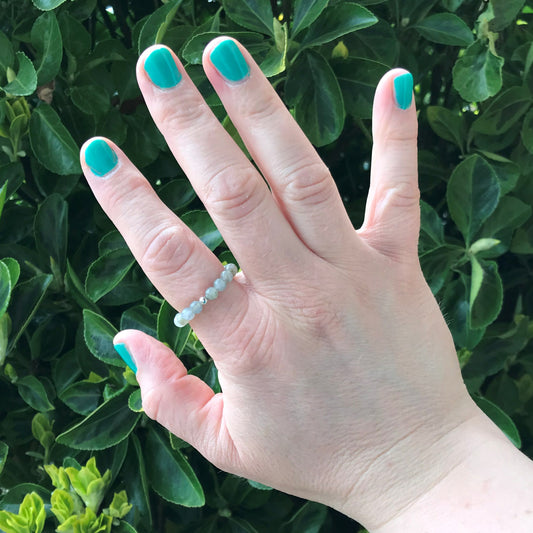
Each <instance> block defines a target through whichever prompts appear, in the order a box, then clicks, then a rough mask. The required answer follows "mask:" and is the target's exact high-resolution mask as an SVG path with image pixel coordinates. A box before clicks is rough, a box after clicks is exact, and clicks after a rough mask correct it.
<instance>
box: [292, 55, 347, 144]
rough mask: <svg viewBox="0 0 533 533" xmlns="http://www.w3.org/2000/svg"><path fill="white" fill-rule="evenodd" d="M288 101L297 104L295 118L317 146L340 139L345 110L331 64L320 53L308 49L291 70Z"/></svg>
mask: <svg viewBox="0 0 533 533" xmlns="http://www.w3.org/2000/svg"><path fill="white" fill-rule="evenodd" d="M285 91H286V99H287V102H288V103H289V105H294V106H295V109H294V116H295V118H296V120H297V122H298V124H299V125H300V127H301V128H302V129H303V130H304V133H305V134H306V135H307V136H308V137H309V139H310V140H311V142H312V143H313V144H314V145H315V146H324V145H326V144H329V143H331V142H333V141H334V140H335V139H337V138H338V137H339V135H340V134H341V132H342V128H343V125H344V118H345V111H344V102H343V99H342V93H341V90H340V87H339V83H338V81H337V78H336V77H335V74H334V73H333V71H332V70H331V67H330V65H329V63H328V62H327V61H326V60H325V59H324V57H323V56H322V55H320V54H319V53H318V52H314V51H311V50H308V51H306V52H304V53H303V54H301V55H300V56H299V57H298V60H297V61H296V63H295V64H294V65H293V66H292V68H291V69H290V70H289V75H288V77H287V82H286V84H285Z"/></svg>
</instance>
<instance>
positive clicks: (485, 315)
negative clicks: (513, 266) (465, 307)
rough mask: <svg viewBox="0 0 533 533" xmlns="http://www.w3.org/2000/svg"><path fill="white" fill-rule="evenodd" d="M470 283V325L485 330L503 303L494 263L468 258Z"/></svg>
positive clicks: (501, 284) (496, 266) (473, 257)
mask: <svg viewBox="0 0 533 533" xmlns="http://www.w3.org/2000/svg"><path fill="white" fill-rule="evenodd" d="M470 262H471V264H472V281H471V287H470V325H471V327H472V328H473V329H479V328H485V327H487V326H488V325H490V324H491V323H492V322H494V320H496V318H497V317H498V315H499V314H500V311H501V308H502V302H503V283H502V280H501V278H500V275H499V274H498V265H497V263H495V262H494V261H483V260H479V261H478V259H476V257H475V256H473V255H472V256H470Z"/></svg>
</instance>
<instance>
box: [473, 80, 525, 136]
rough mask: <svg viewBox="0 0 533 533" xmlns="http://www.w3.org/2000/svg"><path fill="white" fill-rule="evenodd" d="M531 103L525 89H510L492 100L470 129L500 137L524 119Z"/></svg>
mask: <svg viewBox="0 0 533 533" xmlns="http://www.w3.org/2000/svg"><path fill="white" fill-rule="evenodd" d="M532 103H533V100H532V98H531V94H530V92H529V91H528V90H527V89H526V88H525V87H511V88H510V89H507V90H506V91H504V92H502V93H501V94H499V95H498V96H497V97H495V98H494V100H493V101H492V102H491V103H490V105H489V106H488V107H487V108H486V109H485V111H484V113H483V114H482V115H481V116H480V117H479V118H478V119H477V120H476V121H475V122H474V124H473V125H472V129H473V130H474V131H476V132H480V133H483V134H485V135H501V134H502V133H504V132H506V131H508V130H509V129H510V128H511V127H512V126H514V125H515V124H516V123H517V122H518V121H521V120H523V119H524V115H525V114H526V112H527V110H528V109H529V107H530V106H531V104H532Z"/></svg>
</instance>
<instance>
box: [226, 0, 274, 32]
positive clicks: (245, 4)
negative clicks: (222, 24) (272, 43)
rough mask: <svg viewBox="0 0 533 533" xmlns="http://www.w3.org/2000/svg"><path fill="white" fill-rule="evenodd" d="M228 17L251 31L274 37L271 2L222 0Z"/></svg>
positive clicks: (263, 0) (268, 0) (260, 0)
mask: <svg viewBox="0 0 533 533" xmlns="http://www.w3.org/2000/svg"><path fill="white" fill-rule="evenodd" d="M222 5H223V6H224V11H225V12H226V15H228V17H229V18H230V19H232V20H233V21H235V22H236V23H237V24H239V25H241V26H244V27H245V28H248V29H249V30H253V31H258V32H260V33H266V34H268V35H270V36H272V37H273V36H274V28H273V25H272V20H273V19H274V14H273V13H272V6H271V4H270V0H222Z"/></svg>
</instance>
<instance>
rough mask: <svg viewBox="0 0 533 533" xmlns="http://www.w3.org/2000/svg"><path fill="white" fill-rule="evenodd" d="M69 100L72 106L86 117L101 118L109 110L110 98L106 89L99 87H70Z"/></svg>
mask: <svg viewBox="0 0 533 533" xmlns="http://www.w3.org/2000/svg"><path fill="white" fill-rule="evenodd" d="M70 98H71V99H72V102H73V103H74V105H75V106H76V107H77V108H78V109H79V110H80V111H83V112H84V113H87V114H88V115H96V116H97V117H103V116H104V115H106V114H107V113H108V112H109V110H110V108H111V98H110V97H109V94H108V93H107V91H106V89H105V88H104V87H102V86H99V85H82V86H78V87H72V89H71V90H70Z"/></svg>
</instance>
